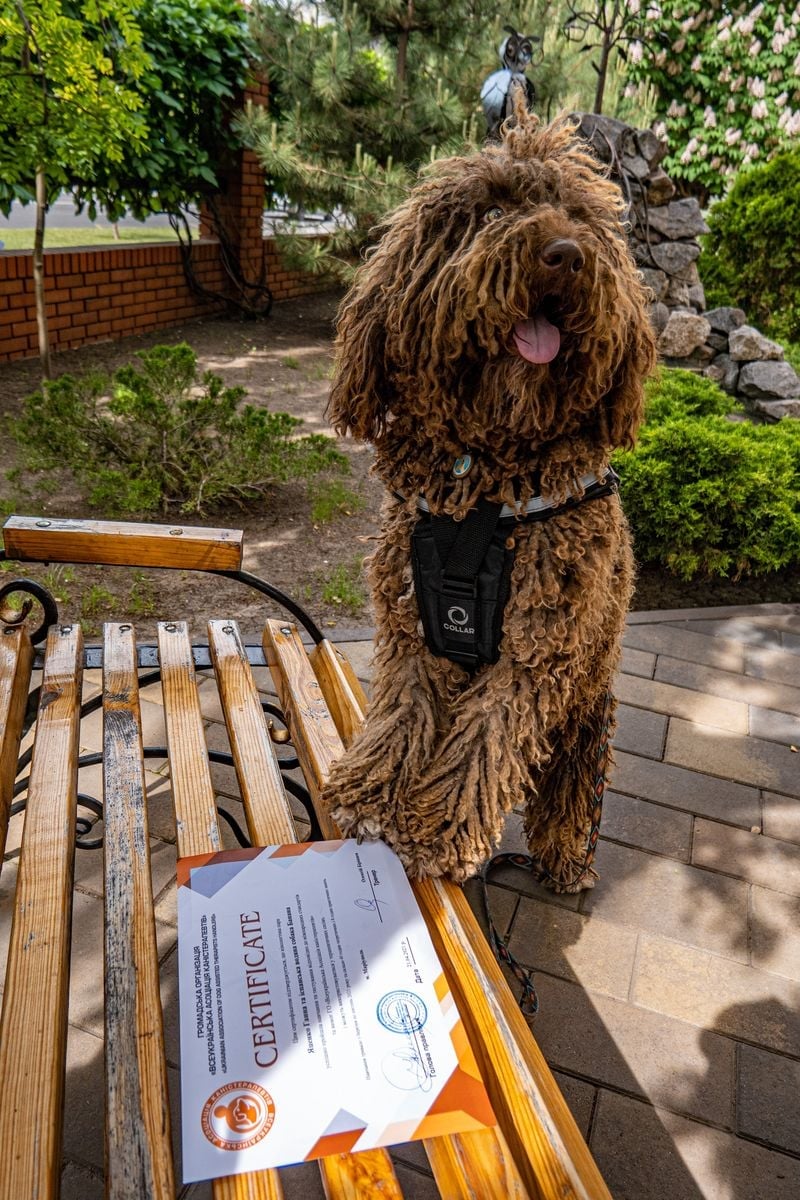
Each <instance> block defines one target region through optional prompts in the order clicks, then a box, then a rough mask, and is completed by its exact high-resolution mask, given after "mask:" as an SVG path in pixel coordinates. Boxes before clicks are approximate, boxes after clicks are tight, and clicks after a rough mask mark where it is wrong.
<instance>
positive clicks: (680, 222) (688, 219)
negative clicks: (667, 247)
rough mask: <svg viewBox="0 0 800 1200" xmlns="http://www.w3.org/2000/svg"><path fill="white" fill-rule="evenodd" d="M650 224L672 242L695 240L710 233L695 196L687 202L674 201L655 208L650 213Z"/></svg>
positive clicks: (690, 197) (687, 199) (686, 200)
mask: <svg viewBox="0 0 800 1200" xmlns="http://www.w3.org/2000/svg"><path fill="white" fill-rule="evenodd" d="M650 224H651V225H652V227H653V229H656V230H658V232H659V233H661V234H663V235H664V237H665V238H667V239H668V240H669V241H671V242H677V241H680V240H681V239H684V238H694V237H697V235H698V234H699V233H708V226H707V225H706V223H705V221H704V220H703V214H702V213H701V211H700V202H699V201H698V200H696V199H695V197H694V196H689V197H687V198H686V199H685V200H673V201H671V203H669V204H666V205H663V206H662V207H660V208H655V209H654V210H653V211H652V212H651V213H650Z"/></svg>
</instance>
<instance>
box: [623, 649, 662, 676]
mask: <svg viewBox="0 0 800 1200" xmlns="http://www.w3.org/2000/svg"><path fill="white" fill-rule="evenodd" d="M655 666H656V656H655V654H650V653H649V652H648V651H647V650H634V649H633V648H632V647H630V646H623V647H622V657H621V659H620V671H623V672H624V673H625V674H626V675H641V676H643V677H644V678H645V679H652V678H653V671H654V670H655Z"/></svg>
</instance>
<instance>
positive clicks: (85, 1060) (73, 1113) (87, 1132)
mask: <svg viewBox="0 0 800 1200" xmlns="http://www.w3.org/2000/svg"><path fill="white" fill-rule="evenodd" d="M104 1112H105V1076H104V1065H103V1039H102V1038H101V1037H95V1035H94V1034H91V1033H86V1032H85V1031H84V1030H83V1029H76V1028H75V1026H74V1025H70V1026H69V1027H68V1029H67V1073H66V1080H65V1093H64V1154H65V1155H66V1157H67V1158H72V1159H78V1160H79V1161H80V1162H81V1163H84V1164H87V1165H89V1166H92V1167H96V1168H97V1170H98V1171H101V1172H102V1170H103V1166H104V1136H103V1131H104Z"/></svg>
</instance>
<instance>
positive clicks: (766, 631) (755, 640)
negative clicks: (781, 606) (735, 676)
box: [685, 617, 781, 646]
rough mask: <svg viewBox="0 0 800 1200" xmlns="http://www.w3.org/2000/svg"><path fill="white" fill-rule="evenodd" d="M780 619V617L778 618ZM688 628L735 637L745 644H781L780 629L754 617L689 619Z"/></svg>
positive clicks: (714, 634) (718, 635) (711, 634)
mask: <svg viewBox="0 0 800 1200" xmlns="http://www.w3.org/2000/svg"><path fill="white" fill-rule="evenodd" d="M777 619H779V618H777ZM685 628H686V629H690V630H693V631H694V632H696V633H705V634H708V635H710V636H711V637H725V638H733V639H734V641H737V642H743V643H744V645H745V646H780V644H781V635H780V629H779V628H775V627H773V626H771V625H765V624H764V622H763V620H761V621H759V620H758V619H757V618H753V617H731V618H730V619H729V620H727V621H726V620H721V621H687V622H686V625H685Z"/></svg>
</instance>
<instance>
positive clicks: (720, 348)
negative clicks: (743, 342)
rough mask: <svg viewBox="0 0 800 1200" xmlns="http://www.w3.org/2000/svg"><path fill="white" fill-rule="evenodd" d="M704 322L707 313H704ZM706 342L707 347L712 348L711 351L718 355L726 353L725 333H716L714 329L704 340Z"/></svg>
mask: <svg viewBox="0 0 800 1200" xmlns="http://www.w3.org/2000/svg"><path fill="white" fill-rule="evenodd" d="M706 320H708V313H706ZM706 341H707V342H708V344H709V346H711V347H713V349H714V350H716V351H717V352H718V353H719V354H727V353H728V335H727V333H717V331H716V330H715V329H712V330H711V333H710V334H709V335H708V337H707V338H706Z"/></svg>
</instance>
